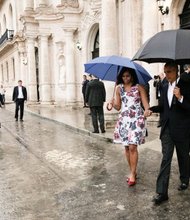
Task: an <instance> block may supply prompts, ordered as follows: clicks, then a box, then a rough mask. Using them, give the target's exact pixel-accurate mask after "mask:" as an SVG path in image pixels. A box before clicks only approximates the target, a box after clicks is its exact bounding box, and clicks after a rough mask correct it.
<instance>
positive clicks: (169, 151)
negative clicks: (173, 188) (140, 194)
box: [156, 125, 189, 194]
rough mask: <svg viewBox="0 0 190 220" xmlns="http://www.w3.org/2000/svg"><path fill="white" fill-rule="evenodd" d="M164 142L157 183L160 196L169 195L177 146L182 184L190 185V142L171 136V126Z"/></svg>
mask: <svg viewBox="0 0 190 220" xmlns="http://www.w3.org/2000/svg"><path fill="white" fill-rule="evenodd" d="M161 142H162V154H163V158H162V162H161V166H160V172H159V175H158V178H157V182H156V192H157V193H159V194H168V186H169V177H170V170H171V162H172V157H173V152H174V146H176V153H177V158H178V164H179V172H180V180H181V182H182V183H185V184H187V185H189V177H188V173H189V156H188V151H189V142H188V141H187V140H185V141H184V140H183V139H182V140H179V139H178V140H175V138H172V137H171V135H170V129H169V125H167V126H166V127H165V131H164V132H163V134H162V136H161Z"/></svg>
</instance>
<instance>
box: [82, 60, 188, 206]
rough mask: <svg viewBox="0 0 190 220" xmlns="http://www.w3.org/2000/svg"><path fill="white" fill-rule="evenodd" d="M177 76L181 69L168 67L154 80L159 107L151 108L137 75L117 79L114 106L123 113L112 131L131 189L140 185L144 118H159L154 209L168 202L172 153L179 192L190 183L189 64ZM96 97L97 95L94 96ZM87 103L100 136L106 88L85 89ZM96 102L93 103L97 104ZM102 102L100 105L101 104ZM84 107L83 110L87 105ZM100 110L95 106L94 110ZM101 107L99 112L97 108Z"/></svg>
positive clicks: (124, 71)
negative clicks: (154, 115) (156, 115)
mask: <svg viewBox="0 0 190 220" xmlns="http://www.w3.org/2000/svg"><path fill="white" fill-rule="evenodd" d="M184 68H185V71H184V73H182V74H181V75H179V69H178V65H177V64H176V63H174V62H168V63H166V64H165V65H164V74H160V75H158V76H155V77H154V84H153V85H154V87H155V88H156V98H157V100H158V105H156V106H151V107H150V106H149V100H148V95H147V88H146V86H142V85H139V83H138V79H137V76H136V73H135V71H133V70H132V69H129V68H123V69H122V70H121V71H120V73H119V75H118V77H117V86H116V89H115V95H114V97H113V98H112V100H110V103H109V104H110V105H111V106H113V108H114V109H116V110H118V111H119V117H118V120H117V123H116V126H115V131H114V142H115V143H122V145H123V146H124V150H125V156H126V159H127V162H128V165H129V170H130V173H129V175H128V176H127V178H126V182H127V184H128V186H129V187H132V186H134V185H135V184H136V183H137V175H138V174H137V164H138V145H141V144H143V143H145V137H146V118H147V117H149V116H150V115H151V114H152V113H159V115H160V120H159V127H160V140H161V146H162V160H161V164H160V170H159V173H158V177H157V181H156V196H154V197H153V202H154V204H155V205H158V204H161V203H162V202H164V201H167V200H168V198H169V197H168V188H169V179H170V170H171V163H172V157H173V153H174V149H176V154H177V159H178V166H179V181H180V182H179V185H178V187H177V189H178V190H179V191H183V190H186V189H187V188H188V186H189V178H190V156H189V151H190V65H185V67H184ZM93 92H94V94H95V93H96V95H94V96H93ZM84 102H85V103H88V104H89V107H90V109H91V113H92V123H93V126H94V132H95V133H99V130H98V124H97V115H99V119H100V121H99V122H100V128H101V130H102V131H104V130H105V128H104V126H103V122H104V118H103V117H102V118H101V116H102V115H103V103H104V102H105V88H104V85H103V82H101V81H99V80H98V79H96V80H92V81H90V82H88V83H87V84H86V93H85V96H84ZM94 103H95V104H94ZM97 103H98V104H97ZM84 106H85V105H84ZM95 106H96V107H95ZM97 106H101V110H100V109H99V108H98V107H97Z"/></svg>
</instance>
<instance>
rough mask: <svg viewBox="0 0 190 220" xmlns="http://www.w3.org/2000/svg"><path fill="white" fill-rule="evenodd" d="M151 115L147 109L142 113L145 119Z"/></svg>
mask: <svg viewBox="0 0 190 220" xmlns="http://www.w3.org/2000/svg"><path fill="white" fill-rule="evenodd" d="M151 114H152V111H151V110H149V109H148V110H145V111H144V116H145V117H149V116H151Z"/></svg>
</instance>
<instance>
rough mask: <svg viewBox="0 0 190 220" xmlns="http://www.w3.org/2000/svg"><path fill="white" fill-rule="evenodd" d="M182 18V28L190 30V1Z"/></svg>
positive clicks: (185, 6)
mask: <svg viewBox="0 0 190 220" xmlns="http://www.w3.org/2000/svg"><path fill="white" fill-rule="evenodd" d="M179 17H180V28H182V29H190V0H187V1H186V3H185V5H184V8H183V12H182V14H180V15H179Z"/></svg>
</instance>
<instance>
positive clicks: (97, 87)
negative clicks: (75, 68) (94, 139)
mask: <svg viewBox="0 0 190 220" xmlns="http://www.w3.org/2000/svg"><path fill="white" fill-rule="evenodd" d="M105 100H106V91H105V87H104V83H103V82H101V81H99V79H96V78H95V79H93V80H91V81H90V82H89V83H88V84H87V87H86V96H85V101H86V103H88V105H89V107H90V111H91V116H92V124H93V127H94V131H93V133H99V127H98V120H99V123H100V129H101V132H102V133H105V127H104V109H103V105H104V102H105Z"/></svg>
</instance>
